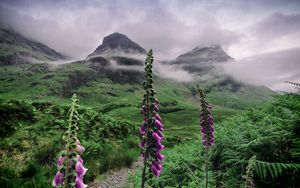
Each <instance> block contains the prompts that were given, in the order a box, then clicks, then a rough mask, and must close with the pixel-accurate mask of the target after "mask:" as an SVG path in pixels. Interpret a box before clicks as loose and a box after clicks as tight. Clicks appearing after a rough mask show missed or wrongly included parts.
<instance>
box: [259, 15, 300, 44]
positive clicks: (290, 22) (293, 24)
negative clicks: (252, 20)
mask: <svg viewBox="0 0 300 188" xmlns="http://www.w3.org/2000/svg"><path fill="white" fill-rule="evenodd" d="M299 31H300V14H289V15H286V14H282V13H280V12H277V13H274V14H272V15H270V16H269V17H267V18H265V19H263V20H261V21H260V22H259V23H258V24H257V25H255V26H254V35H255V36H257V37H259V38H261V39H264V40H270V39H277V38H278V37H283V36H286V35H289V34H293V33H297V32H299Z"/></svg>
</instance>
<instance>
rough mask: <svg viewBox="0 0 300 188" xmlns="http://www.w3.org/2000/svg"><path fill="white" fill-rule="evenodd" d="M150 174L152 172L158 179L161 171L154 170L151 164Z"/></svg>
mask: <svg viewBox="0 0 300 188" xmlns="http://www.w3.org/2000/svg"><path fill="white" fill-rule="evenodd" d="M150 169H151V172H153V174H154V175H155V176H156V177H159V176H160V173H161V170H158V169H156V167H155V166H154V165H153V164H152V165H151V167H150Z"/></svg>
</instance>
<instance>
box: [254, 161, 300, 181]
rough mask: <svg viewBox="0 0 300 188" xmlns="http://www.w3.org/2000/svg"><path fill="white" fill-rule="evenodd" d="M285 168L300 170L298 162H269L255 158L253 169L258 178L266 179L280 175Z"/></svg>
mask: <svg viewBox="0 0 300 188" xmlns="http://www.w3.org/2000/svg"><path fill="white" fill-rule="evenodd" d="M285 170H296V171H300V164H298V163H269V162H265V161H259V160H256V167H255V171H256V174H257V175H258V176H259V178H260V179H262V180H266V179H267V178H269V177H271V178H272V179H275V178H277V177H278V176H280V175H281V174H282V173H283V172H284V171H285Z"/></svg>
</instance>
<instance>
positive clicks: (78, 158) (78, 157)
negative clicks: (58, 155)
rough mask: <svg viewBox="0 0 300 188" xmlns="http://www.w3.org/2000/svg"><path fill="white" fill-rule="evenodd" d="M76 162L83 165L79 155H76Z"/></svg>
mask: <svg viewBox="0 0 300 188" xmlns="http://www.w3.org/2000/svg"><path fill="white" fill-rule="evenodd" d="M77 161H78V162H80V163H82V164H83V160H82V158H81V157H80V155H77Z"/></svg>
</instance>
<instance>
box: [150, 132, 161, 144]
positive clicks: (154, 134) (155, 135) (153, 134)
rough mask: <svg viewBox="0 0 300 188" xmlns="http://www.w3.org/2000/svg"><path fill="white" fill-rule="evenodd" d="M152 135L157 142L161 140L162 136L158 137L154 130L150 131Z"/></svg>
mask: <svg viewBox="0 0 300 188" xmlns="http://www.w3.org/2000/svg"><path fill="white" fill-rule="evenodd" d="M152 137H153V138H154V139H155V140H156V141H157V142H161V141H162V139H163V137H160V136H159V135H158V134H157V133H156V132H153V133H152Z"/></svg>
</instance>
